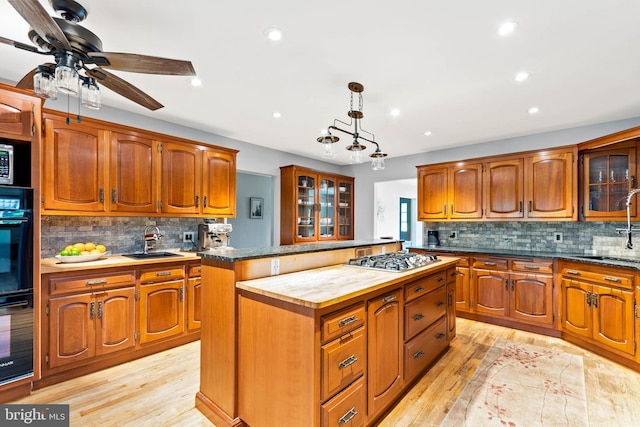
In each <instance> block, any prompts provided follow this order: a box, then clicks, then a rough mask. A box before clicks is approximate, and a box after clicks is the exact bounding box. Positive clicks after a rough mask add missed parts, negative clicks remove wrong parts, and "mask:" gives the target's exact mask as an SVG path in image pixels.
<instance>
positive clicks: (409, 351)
mask: <svg viewBox="0 0 640 427" xmlns="http://www.w3.org/2000/svg"><path fill="white" fill-rule="evenodd" d="M446 338H447V322H446V319H445V318H444V317H443V318H442V319H440V320H439V321H437V322H436V323H434V324H433V325H432V326H430V327H429V328H428V329H426V330H425V331H424V332H422V333H421V334H420V335H418V336H417V337H415V338H414V339H412V340H411V341H409V342H408V343H406V344H405V345H404V378H405V381H407V382H408V381H411V380H412V379H413V378H414V377H415V375H416V374H418V373H419V372H420V371H422V370H423V369H424V368H426V367H427V366H428V365H429V364H430V363H431V362H432V361H433V359H434V358H435V357H436V356H437V355H438V354H440V352H442V350H444V349H445V348H446V347H447V344H448V342H447V339H446Z"/></svg>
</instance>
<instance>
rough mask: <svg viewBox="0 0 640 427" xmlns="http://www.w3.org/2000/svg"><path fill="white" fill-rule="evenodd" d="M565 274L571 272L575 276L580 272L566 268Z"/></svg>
mask: <svg viewBox="0 0 640 427" xmlns="http://www.w3.org/2000/svg"><path fill="white" fill-rule="evenodd" d="M567 274H573V275H575V276H579V275H580V272H579V271H575V270H567Z"/></svg>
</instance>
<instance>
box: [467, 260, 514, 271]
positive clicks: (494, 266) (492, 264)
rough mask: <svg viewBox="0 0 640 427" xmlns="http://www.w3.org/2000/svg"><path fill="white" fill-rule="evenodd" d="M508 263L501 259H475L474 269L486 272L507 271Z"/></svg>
mask: <svg viewBox="0 0 640 427" xmlns="http://www.w3.org/2000/svg"><path fill="white" fill-rule="evenodd" d="M508 264H509V263H508V261H507V260H506V259H500V258H474V259H473V268H482V269H485V270H506V269H507V268H508Z"/></svg>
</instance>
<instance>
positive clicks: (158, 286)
mask: <svg viewBox="0 0 640 427" xmlns="http://www.w3.org/2000/svg"><path fill="white" fill-rule="evenodd" d="M184 308H185V307H184V266H180V267H165V268H161V269H159V268H156V269H149V270H146V269H145V270H142V271H141V276H140V320H141V322H140V343H141V344H144V343H148V342H152V341H156V340H160V339H163V338H169V337H172V336H174V335H179V334H181V333H182V332H184V330H185V315H184Z"/></svg>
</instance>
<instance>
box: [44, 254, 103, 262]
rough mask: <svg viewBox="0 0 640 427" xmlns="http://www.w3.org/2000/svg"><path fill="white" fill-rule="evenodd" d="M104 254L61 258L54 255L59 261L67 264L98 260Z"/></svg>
mask: <svg viewBox="0 0 640 427" xmlns="http://www.w3.org/2000/svg"><path fill="white" fill-rule="evenodd" d="M103 256H105V254H90V255H76V256H62V255H56V258H58V259H59V260H60V261H62V262H64V263H67V262H87V261H95V260H97V259H99V258H102V257H103Z"/></svg>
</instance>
